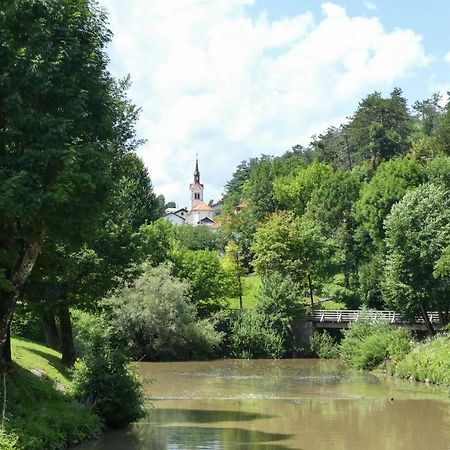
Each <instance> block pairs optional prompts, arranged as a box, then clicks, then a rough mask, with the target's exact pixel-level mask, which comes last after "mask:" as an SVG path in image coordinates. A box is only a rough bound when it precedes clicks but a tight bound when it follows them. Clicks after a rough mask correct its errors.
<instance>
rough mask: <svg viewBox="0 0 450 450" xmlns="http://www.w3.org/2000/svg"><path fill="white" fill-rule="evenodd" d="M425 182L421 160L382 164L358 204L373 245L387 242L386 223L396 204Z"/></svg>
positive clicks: (358, 211) (365, 186) (406, 159)
mask: <svg viewBox="0 0 450 450" xmlns="http://www.w3.org/2000/svg"><path fill="white" fill-rule="evenodd" d="M424 180H425V174H424V170H423V166H422V165H421V164H420V162H419V161H417V160H414V159H408V158H403V159H395V160H392V161H388V162H384V163H382V164H381V165H380V167H379V168H378V170H377V172H376V173H375V175H374V177H373V178H372V179H371V180H370V182H369V183H367V184H366V185H364V186H363V187H362V189H361V196H360V199H359V200H358V201H357V203H356V205H355V214H356V219H357V221H358V224H359V225H360V226H361V227H363V228H364V229H365V230H366V231H367V233H368V234H369V236H370V239H371V240H372V242H374V243H375V244H379V243H380V242H382V241H383V238H384V227H383V223H384V219H385V218H386V217H387V215H388V214H389V212H390V210H391V208H392V205H394V203H396V202H397V201H399V200H401V198H402V197H403V196H404V195H405V194H406V192H408V190H411V189H414V188H415V187H417V186H419V184H421V183H422V182H423V181H424ZM369 251H371V250H369Z"/></svg>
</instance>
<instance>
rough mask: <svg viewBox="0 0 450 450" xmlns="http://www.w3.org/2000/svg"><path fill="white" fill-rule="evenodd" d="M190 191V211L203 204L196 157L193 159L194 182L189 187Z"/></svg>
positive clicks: (201, 185)
mask: <svg viewBox="0 0 450 450" xmlns="http://www.w3.org/2000/svg"><path fill="white" fill-rule="evenodd" d="M189 188H190V190H191V210H192V208H194V207H195V206H197V205H198V204H199V203H201V202H203V184H201V183H200V171H199V170H198V156H196V158H195V171H194V182H193V183H192V184H191V185H190V186H189Z"/></svg>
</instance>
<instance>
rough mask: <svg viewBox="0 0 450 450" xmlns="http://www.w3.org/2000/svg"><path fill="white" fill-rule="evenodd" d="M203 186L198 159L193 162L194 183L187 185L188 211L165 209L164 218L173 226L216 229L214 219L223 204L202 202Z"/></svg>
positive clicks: (185, 209)
mask: <svg viewBox="0 0 450 450" xmlns="http://www.w3.org/2000/svg"><path fill="white" fill-rule="evenodd" d="M204 189H205V187H204V185H203V184H202V183H201V182H200V171H199V170H198V159H196V160H195V170H194V181H193V183H191V184H190V185H189V192H190V209H189V210H188V209H187V208H167V209H166V214H165V216H164V218H165V219H166V220H168V221H169V222H171V223H173V224H174V225H182V224H189V225H192V226H194V227H196V226H199V225H203V226H207V227H211V228H212V229H217V228H218V224H217V223H216V222H215V221H214V217H215V216H217V215H218V214H220V213H221V212H222V207H223V202H222V201H219V202H217V203H214V204H213V205H212V206H209V205H208V204H207V203H205V202H204V201H203V193H204Z"/></svg>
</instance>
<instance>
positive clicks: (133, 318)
mask: <svg viewBox="0 0 450 450" xmlns="http://www.w3.org/2000/svg"><path fill="white" fill-rule="evenodd" d="M189 290H190V286H189V284H188V283H187V282H185V281H181V280H179V279H177V278H175V277H174V276H172V275H171V270H170V267H168V266H159V267H156V268H152V267H148V266H147V267H145V269H144V272H143V274H142V275H141V277H140V278H138V279H137V280H136V281H135V282H134V283H133V284H132V285H130V286H128V287H126V288H124V289H122V290H121V291H119V292H118V293H117V294H116V295H115V296H113V297H112V298H110V299H109V300H107V301H106V302H105V306H106V308H107V310H108V317H109V321H110V324H111V327H113V328H114V329H115V330H116V333H117V337H118V339H119V340H120V341H121V342H124V344H125V345H126V347H127V348H128V349H129V350H130V352H131V354H132V356H133V358H134V359H141V358H145V359H147V360H184V359H205V358H209V357H212V356H214V355H215V353H216V351H217V348H218V346H219V345H220V341H221V334H220V333H217V332H216V331H215V330H214V326H213V323H211V322H209V321H206V320H203V321H198V320H197V311H196V308H195V306H194V305H193V304H192V303H191V301H190V300H189Z"/></svg>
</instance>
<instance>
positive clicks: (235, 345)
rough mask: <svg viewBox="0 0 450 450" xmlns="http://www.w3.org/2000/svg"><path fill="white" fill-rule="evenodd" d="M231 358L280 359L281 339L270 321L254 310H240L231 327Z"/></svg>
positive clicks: (283, 351)
mask: <svg viewBox="0 0 450 450" xmlns="http://www.w3.org/2000/svg"><path fill="white" fill-rule="evenodd" d="M230 351H231V356H233V357H235V358H275V359H277V358H281V357H282V356H283V355H284V353H285V349H284V342H283V337H282V336H281V335H280V334H279V333H278V332H277V331H276V330H275V329H274V327H273V326H272V323H271V321H270V319H269V318H268V317H267V316H265V315H264V314H263V313H261V312H259V311H257V310H255V309H247V310H241V311H239V312H237V313H236V317H235V318H234V320H233V321H232V325H231V337H230Z"/></svg>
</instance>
